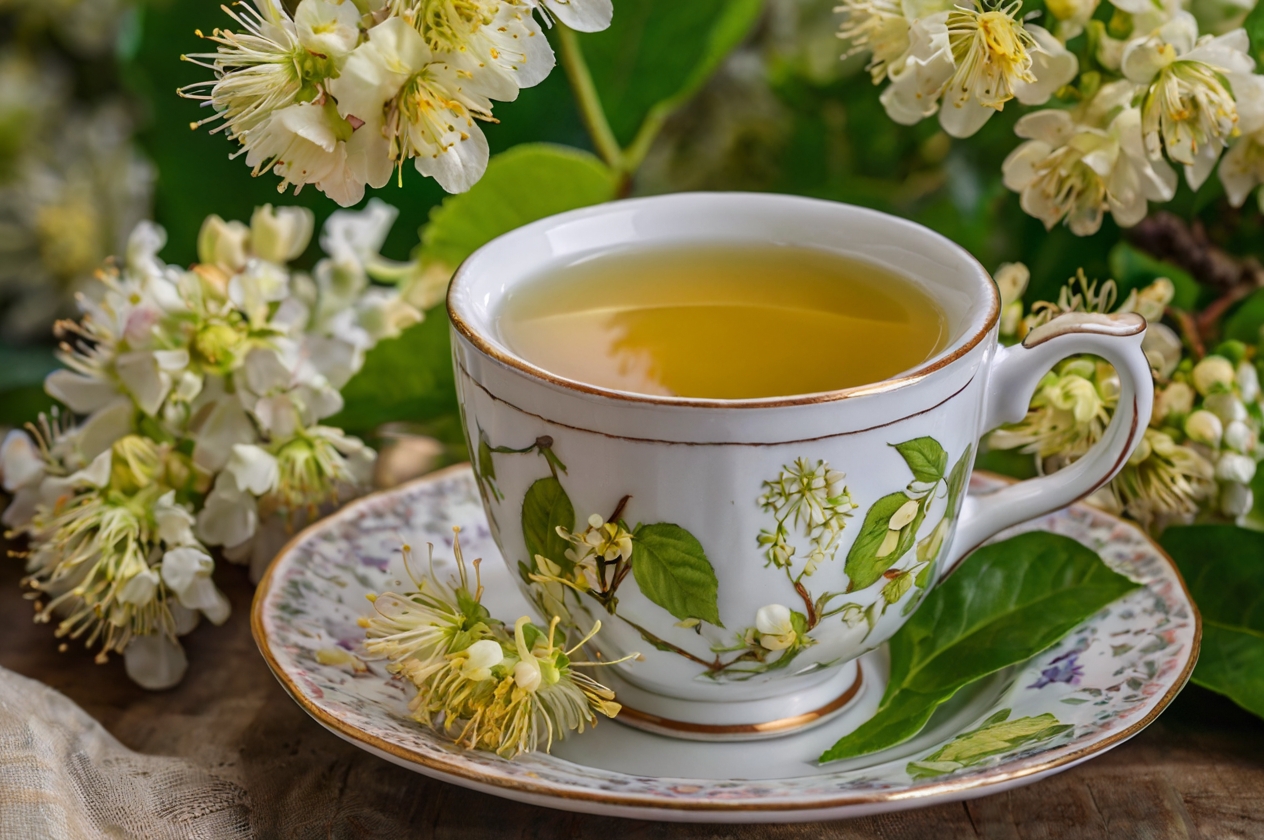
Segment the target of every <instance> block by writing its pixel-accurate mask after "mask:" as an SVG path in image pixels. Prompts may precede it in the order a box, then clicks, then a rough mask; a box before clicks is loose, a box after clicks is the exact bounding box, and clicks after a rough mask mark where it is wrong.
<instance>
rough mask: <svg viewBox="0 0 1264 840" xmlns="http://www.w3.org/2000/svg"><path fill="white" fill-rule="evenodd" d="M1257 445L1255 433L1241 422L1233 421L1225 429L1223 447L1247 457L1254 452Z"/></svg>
mask: <svg viewBox="0 0 1264 840" xmlns="http://www.w3.org/2000/svg"><path fill="white" fill-rule="evenodd" d="M1257 443H1259V440H1258V439H1257V438H1256V436H1255V431H1254V430H1253V429H1252V428H1251V427H1250V426H1249V425H1247V424H1246V423H1244V422H1243V421H1241V420H1234V421H1233V422H1232V423H1230V424H1229V425H1228V426H1227V427H1225V432H1224V445H1225V446H1227V447H1228V448H1230V449H1232V450H1234V451H1235V452H1241V453H1242V454H1244V455H1249V454H1250V453H1251V452H1253V451H1254V450H1255V445H1256V444H1257Z"/></svg>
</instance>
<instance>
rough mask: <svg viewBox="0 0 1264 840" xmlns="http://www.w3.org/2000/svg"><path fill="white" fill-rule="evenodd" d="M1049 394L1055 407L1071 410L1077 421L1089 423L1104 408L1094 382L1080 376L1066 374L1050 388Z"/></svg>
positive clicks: (1050, 400)
mask: <svg viewBox="0 0 1264 840" xmlns="http://www.w3.org/2000/svg"><path fill="white" fill-rule="evenodd" d="M1048 396H1049V402H1051V403H1052V404H1053V405H1054V407H1056V408H1060V409H1062V410H1063V411H1069V412H1071V414H1072V415H1073V416H1074V417H1075V422H1077V423H1087V422H1088V421H1090V420H1092V419H1093V418H1094V417H1096V416H1097V413H1098V412H1099V411H1101V409H1102V399H1101V397H1100V396H1098V394H1097V389H1096V388H1095V387H1093V383H1092V382H1089V381H1088V380H1087V379H1083V378H1081V377H1079V376H1064V377H1063V378H1062V380H1061V381H1060V382H1058V384H1057V385H1056V386H1054V387H1053V388H1051V389H1049V394H1048Z"/></svg>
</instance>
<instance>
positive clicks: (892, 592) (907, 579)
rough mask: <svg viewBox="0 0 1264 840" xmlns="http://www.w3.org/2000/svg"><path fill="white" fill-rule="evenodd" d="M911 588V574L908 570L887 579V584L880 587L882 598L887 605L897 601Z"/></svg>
mask: <svg viewBox="0 0 1264 840" xmlns="http://www.w3.org/2000/svg"><path fill="white" fill-rule="evenodd" d="M912 588H913V575H912V573H910V572H901V573H900V574H898V575H896V576H895V577H893V578H891V580H889V581H887V585H886V586H884V587H882V599H883V600H884V601H886V602H887V604H888V605H891V604H894V603H896V602H897V601H899V600H900V599H901V598H903V597H904V595H905V594H906V593H907V592H908V591H909V590H910V589H912Z"/></svg>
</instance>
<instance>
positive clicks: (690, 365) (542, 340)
mask: <svg viewBox="0 0 1264 840" xmlns="http://www.w3.org/2000/svg"><path fill="white" fill-rule="evenodd" d="M498 328H499V330H500V333H501V337H502V339H503V340H504V341H505V342H506V344H508V346H509V347H510V348H512V349H513V351H514V352H515V353H517V354H518V355H520V356H522V357H523V358H524V359H526V360H527V361H529V362H531V363H532V364H535V365H537V366H539V367H541V368H543V369H545V370H547V371H549V372H551V373H554V374H557V375H559V376H563V377H566V378H567V379H573V380H576V381H579V382H584V383H587V384H590V385H596V386H599V387H602V388H611V389H615V390H619V391H631V392H634V393H639V394H658V395H671V396H679V397H697V398H713V399H749V398H758V397H781V396H791V395H796V394H813V393H819V392H822V391H834V390H838V389H840V388H849V387H852V386H856V385H866V384H869V383H873V382H879V381H881V380H883V379H887V378H888V377H891V376H893V375H895V374H897V373H900V372H901V371H905V370H908V369H909V368H912V367H916V366H917V365H919V364H921V363H922V362H924V361H926V360H927V359H929V358H930V357H931V356H933V355H934V354H935V353H937V352H938V351H939V350H940V349H942V347H943V344H944V341H945V339H946V329H945V323H944V316H943V313H942V312H941V311H940V309H939V307H938V306H937V305H936V303H935V302H934V301H933V300H932V299H931V298H930V297H929V296H927V295H926V293H925V292H923V291H921V290H920V289H919V288H918V287H917V286H915V285H914V284H913V283H912V282H911V281H909V280H907V279H905V278H904V277H902V276H900V275H898V274H895V273H893V272H891V271H888V270H886V269H883V268H880V267H877V266H874V265H870V264H868V263H864V262H859V261H856V260H853V259H849V258H846V257H843V256H840V255H838V254H831V253H828V252H825V251H817V250H810V249H806V248H794V247H787V246H776V245H762V246H736V247H735V246H731V245H724V246H719V245H715V246H691V247H688V248H679V249H670V250H669V249H663V250H645V251H630V252H625V253H611V254H603V255H601V256H597V257H594V258H591V259H588V260H585V261H582V262H579V263H575V264H572V265H570V266H566V267H564V268H562V269H560V270H558V271H554V272H552V273H550V274H549V275H548V276H546V277H542V278H540V279H538V280H536V281H534V282H530V283H527V284H524V286H523V287H521V288H519V289H517V290H515V291H513V292H512V293H511V294H510V295H509V296H508V297H507V298H506V300H505V302H504V304H503V306H502V309H501V311H500V313H499V318H498Z"/></svg>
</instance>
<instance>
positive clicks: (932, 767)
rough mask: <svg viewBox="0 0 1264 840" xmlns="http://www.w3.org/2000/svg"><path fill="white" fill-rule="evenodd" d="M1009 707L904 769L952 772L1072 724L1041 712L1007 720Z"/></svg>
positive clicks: (927, 774) (924, 773)
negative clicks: (1032, 715) (1031, 715)
mask: <svg viewBox="0 0 1264 840" xmlns="http://www.w3.org/2000/svg"><path fill="white" fill-rule="evenodd" d="M1009 716H1010V710H1009V709H1001V710H1000V711H999V712H997V713H996V714H994V715H992V716H991V717H989V718H988V719H987V720H985V721H983V723H982V724H981V725H979V726H977V727H975V728H974V729H971V730H970V731H969V732H963V733H962V734H960V735H958V736H957V737H956V738H953V739H952V740H951V741H949V742H948V743H947V744H944V745H943V746H942V747H940V748H939V749H938V750H936V751H935V752H933V753H931V754H930V755H928V756H926V757H925V758H923V759H922V760H921V761H912V762H909V765H908V767H907V768H906V769H907V771H908V774H909V775H910V776H912V777H913V778H914V779H925V778H931V777H934V776H943V775H945V774H947V773H955V772H956V771H958V770H961V769H964V768H966V767H973V766H974V765H976V764H981V763H983V762H984V761H987V760H988V759H989V758H991V757H992V756H994V755H1004V754H1005V753H1008V752H1013V751H1014V750H1017V749H1021V748H1023V747H1026V746H1031V745H1034V744H1038V743H1041V742H1044V741H1049V740H1052V739H1053V738H1056V737H1058V736H1059V735H1061V734H1062V733H1063V732H1068V731H1070V730H1071V729H1073V728H1074V727H1073V726H1071V725H1070V724H1067V723H1062V722H1061V721H1059V720H1058V719H1057V718H1056V717H1054V716H1053V715H1052V714H1050V713H1048V712H1045V713H1044V714H1043V715H1036V716H1035V717H1022V718H1015V719H1014V720H1009Z"/></svg>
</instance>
